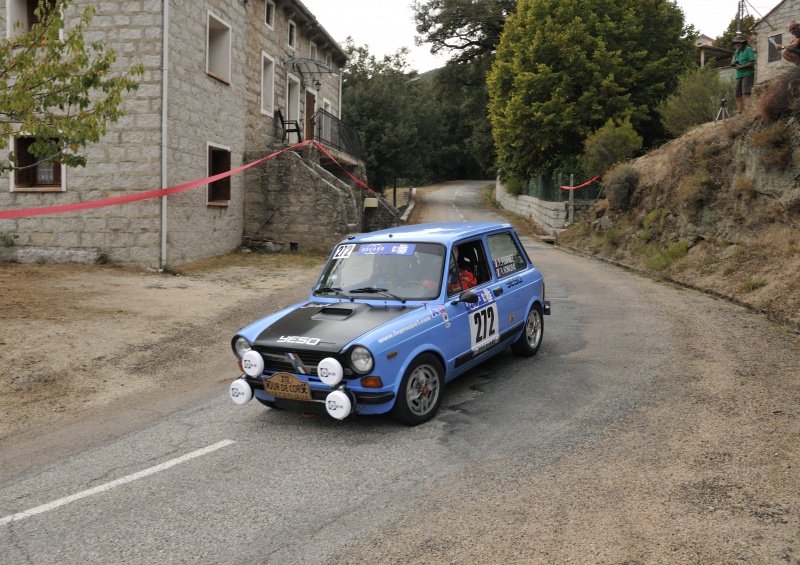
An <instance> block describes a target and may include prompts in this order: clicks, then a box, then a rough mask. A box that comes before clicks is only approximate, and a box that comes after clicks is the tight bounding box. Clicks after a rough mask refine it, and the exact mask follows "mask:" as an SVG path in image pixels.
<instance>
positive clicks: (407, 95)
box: [342, 38, 442, 190]
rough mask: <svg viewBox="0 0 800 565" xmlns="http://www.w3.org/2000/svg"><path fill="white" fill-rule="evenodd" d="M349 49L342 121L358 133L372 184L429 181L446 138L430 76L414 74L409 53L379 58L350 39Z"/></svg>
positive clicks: (402, 52)
mask: <svg viewBox="0 0 800 565" xmlns="http://www.w3.org/2000/svg"><path fill="white" fill-rule="evenodd" d="M344 47H345V51H346V52H347V54H348V57H349V59H350V62H349V63H348V66H347V68H346V69H345V74H344V77H343V85H342V98H343V104H342V106H343V111H342V113H343V116H342V119H343V120H344V122H345V123H346V124H347V125H349V126H351V127H353V128H354V129H355V130H356V131H358V133H359V136H360V138H361V141H362V147H363V154H362V158H363V160H364V162H365V164H366V168H367V177H368V180H369V184H370V186H372V188H374V189H376V190H383V189H384V188H386V187H388V186H392V185H393V184H394V182H395V181H397V180H398V179H410V180H423V179H426V178H427V176H428V169H429V165H430V160H431V155H432V153H433V147H434V146H435V144H436V143H437V141H438V140H439V139H441V137H442V135H441V133H440V131H439V130H438V128H439V127H440V126H441V123H440V122H438V121H437V120H436V119H435V115H436V103H435V97H434V96H433V93H432V91H431V90H432V83H431V81H430V78H426V77H420V76H419V75H417V74H416V73H415V72H411V71H410V70H409V68H408V62H407V60H406V56H407V53H408V50H407V49H401V50H399V51H398V52H397V53H395V54H394V55H391V56H385V57H384V58H383V59H382V60H378V59H376V58H375V57H374V56H373V55H370V54H369V50H368V47H366V46H363V47H356V46H355V45H354V44H353V41H352V39H351V38H348V39H347V41H346V42H345V45H344Z"/></svg>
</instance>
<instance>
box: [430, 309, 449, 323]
mask: <svg viewBox="0 0 800 565" xmlns="http://www.w3.org/2000/svg"><path fill="white" fill-rule="evenodd" d="M428 312H430V313H431V317H433V318H435V317H436V316H441V317H442V320H444V321H445V322H447V321H448V320H449V319H450V316H448V315H447V309H446V308H445V307H444V306H437V307H436V308H428Z"/></svg>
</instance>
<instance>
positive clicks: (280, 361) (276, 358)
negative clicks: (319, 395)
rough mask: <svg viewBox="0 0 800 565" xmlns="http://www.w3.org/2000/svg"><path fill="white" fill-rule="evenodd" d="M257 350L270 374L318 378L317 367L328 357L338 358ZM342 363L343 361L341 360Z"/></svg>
mask: <svg viewBox="0 0 800 565" xmlns="http://www.w3.org/2000/svg"><path fill="white" fill-rule="evenodd" d="M253 349H255V350H256V351H257V352H258V353H260V354H261V357H263V358H264V370H265V371H269V372H276V373H278V372H286V373H295V374H299V375H312V376H315V377H316V376H317V365H319V362H320V361H322V360H323V359H325V358H326V357H336V356H335V355H331V354H330V353H324V352H316V351H309V350H303V351H288V350H285V349H273V348H268V347H259V346H256V347H254V348H253ZM339 362H341V359H339ZM344 373H345V376H348V375H350V374H351V371H350V370H349V369H347V368H345V370H344Z"/></svg>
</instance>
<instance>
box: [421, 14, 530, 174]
mask: <svg viewBox="0 0 800 565" xmlns="http://www.w3.org/2000/svg"><path fill="white" fill-rule="evenodd" d="M516 7H517V0H425V1H422V0H416V1H415V2H413V4H412V8H413V10H414V19H415V21H416V24H417V32H418V33H419V34H421V35H420V37H419V38H418V40H417V43H418V44H420V43H423V42H425V43H430V44H431V46H432V47H431V52H433V53H439V52H449V53H451V54H452V57H451V58H450V59H449V60H448V62H447V63H446V64H445V67H444V68H443V69H441V70H440V72H439V73H438V74H437V75H436V78H435V82H436V85H437V89H436V91H435V94H436V96H437V98H438V101H439V104H440V106H441V108H442V110H443V112H444V115H443V116H442V117H441V118H442V119H444V120H445V123H446V128H447V136H446V138H445V139H444V143H445V146H443V147H441V151H440V155H439V156H440V159H439V160H438V162H439V163H440V164H441V167H439V166H437V163H434V165H433V167H434V169H433V170H434V172H435V173H437V174H438V175H443V176H444V178H466V177H469V178H476V177H484V176H487V175H488V174H490V173H493V171H494V168H495V161H496V155H495V150H494V142H493V139H492V134H491V123H490V122H489V116H488V111H487V105H488V102H489V94H488V90H487V88H486V73H487V72H488V71H489V69H490V68H491V66H492V61H493V60H494V54H495V50H496V48H497V44H498V43H499V41H500V36H501V35H502V31H503V27H504V25H505V21H506V18H507V17H508V15H509V14H511V13H513V12H514V10H516Z"/></svg>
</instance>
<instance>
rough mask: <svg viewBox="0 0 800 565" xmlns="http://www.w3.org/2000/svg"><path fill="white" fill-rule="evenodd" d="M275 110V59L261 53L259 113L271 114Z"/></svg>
mask: <svg viewBox="0 0 800 565" xmlns="http://www.w3.org/2000/svg"><path fill="white" fill-rule="evenodd" d="M274 112H275V61H273V59H272V57H270V56H269V55H267V54H266V53H264V52H262V53H261V113H262V114H266V115H268V116H271V115H272V114H273V113H274Z"/></svg>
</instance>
